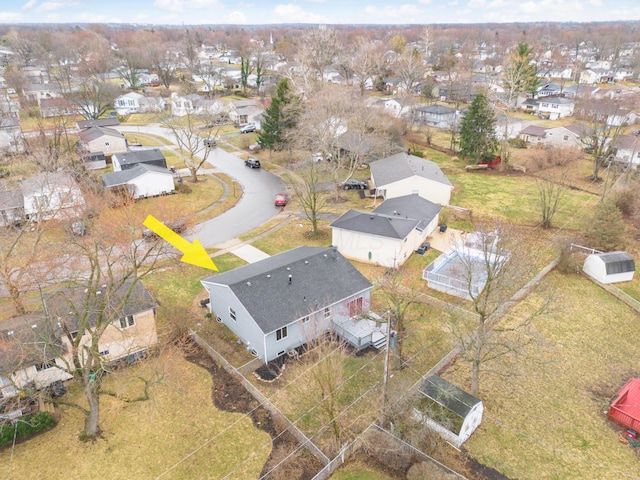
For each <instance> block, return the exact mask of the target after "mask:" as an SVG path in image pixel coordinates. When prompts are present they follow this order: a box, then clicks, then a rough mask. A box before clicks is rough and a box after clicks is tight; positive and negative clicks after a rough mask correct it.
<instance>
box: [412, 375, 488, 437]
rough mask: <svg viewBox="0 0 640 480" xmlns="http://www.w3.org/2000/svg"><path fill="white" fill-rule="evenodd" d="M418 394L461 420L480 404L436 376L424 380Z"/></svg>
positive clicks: (476, 399)
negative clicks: (420, 393)
mask: <svg viewBox="0 0 640 480" xmlns="http://www.w3.org/2000/svg"><path fill="white" fill-rule="evenodd" d="M420 392H422V393H423V394H424V395H426V396H427V397H429V398H431V399H432V400H434V401H435V402H437V403H438V404H440V405H442V406H443V407H445V408H446V409H448V410H450V411H452V412H453V413H455V414H456V415H458V416H459V417H461V418H465V417H466V416H467V414H468V413H469V412H470V411H471V409H472V408H473V407H474V405H477V404H478V403H480V399H479V398H476V397H474V396H473V395H471V394H470V393H467V392H465V391H464V390H462V389H461V388H459V387H456V386H455V385H453V384H452V383H449V382H447V381H446V380H445V379H443V378H440V377H439V376H438V375H432V376H430V377H428V378H426V379H425V380H424V381H423V382H422V385H420ZM456 433H458V432H456Z"/></svg>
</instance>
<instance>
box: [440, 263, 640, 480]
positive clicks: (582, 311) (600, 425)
mask: <svg viewBox="0 0 640 480" xmlns="http://www.w3.org/2000/svg"><path fill="white" fill-rule="evenodd" d="M544 285H545V286H549V287H552V288H553V289H555V291H556V292H557V294H558V295H559V298H558V299H557V300H556V302H555V304H554V305H552V312H551V313H550V314H549V315H548V316H544V317H539V318H537V319H536V321H535V323H536V328H537V329H538V330H539V331H540V333H541V334H542V335H543V337H544V342H545V343H544V346H543V347H541V346H539V345H536V346H531V347H530V348H529V349H528V351H527V355H526V357H523V358H520V360H519V361H518V362H516V363H512V364H510V365H503V366H498V365H497V364H496V365H494V366H493V367H492V370H493V371H497V372H498V373H500V372H502V374H503V375H504V376H500V375H490V374H485V375H484V376H483V377H482V383H481V385H480V389H481V391H480V397H481V398H482V399H483V401H484V404H485V414H484V418H483V422H482V425H481V426H480V428H479V429H478V430H477V431H476V432H475V433H474V434H473V435H472V437H471V439H470V441H468V442H467V443H466V446H467V448H468V449H469V451H470V453H471V455H472V456H473V457H475V458H477V459H478V460H480V461H481V462H483V463H486V464H487V465H489V466H492V467H495V468H496V469H498V470H499V471H501V472H502V473H504V474H506V475H507V476H509V477H510V478H519V479H522V480H525V479H557V478H562V479H594V478H598V479H617V478H621V477H628V478H636V477H637V474H638V472H639V471H640V470H639V469H640V465H639V463H638V462H639V461H638V457H637V456H636V455H635V454H634V452H633V450H632V449H631V448H630V447H629V446H627V445H623V444H621V443H620V442H619V441H618V434H619V433H620V431H621V428H620V427H617V426H614V425H613V424H611V423H610V422H608V421H607V419H606V415H605V411H606V409H607V407H608V402H609V401H610V400H611V398H612V397H613V396H614V395H615V393H617V391H618V389H619V388H621V387H622V385H623V384H624V383H625V382H626V381H627V380H628V379H629V378H630V377H634V376H635V377H637V376H638V375H639V374H640V371H639V370H638V345H637V343H638V342H637V332H638V314H637V313H635V312H634V311H632V310H631V309H629V308H628V307H626V306H625V305H623V304H622V303H621V302H619V301H617V300H615V299H614V298H613V297H612V296H610V295H608V294H607V293H606V292H605V291H604V290H602V289H601V288H599V287H598V286H596V285H595V284H593V283H592V282H590V281H589V280H587V279H586V278H584V277H581V276H577V275H571V276H566V275H561V274H558V273H552V274H551V275H550V277H549V278H548V280H546V281H545V282H544ZM541 296H542V293H540V291H538V292H536V293H535V294H534V295H533V296H532V298H531V299H530V300H529V301H527V302H526V303H525V304H523V305H520V306H519V307H518V308H517V309H516V310H515V311H514V312H513V314H512V315H511V316H510V318H511V319H513V318H518V317H520V318H522V316H523V315H525V312H526V311H527V310H528V309H531V308H533V305H535V304H536V303H538V302H539V301H540V299H541ZM506 325H508V323H507V324H506ZM468 372H469V367H468V365H466V364H464V363H460V362H459V363H457V364H456V365H455V367H454V368H452V369H451V370H450V371H449V372H447V373H446V374H445V375H444V376H445V377H447V378H449V379H450V380H452V381H454V382H455V383H456V384H458V385H461V386H465V385H467V387H468V384H467V381H468Z"/></svg>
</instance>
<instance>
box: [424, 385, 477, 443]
mask: <svg viewBox="0 0 640 480" xmlns="http://www.w3.org/2000/svg"><path fill="white" fill-rule="evenodd" d="M419 391H420V393H421V395H420V399H419V400H418V403H417V404H416V406H415V407H414V415H415V417H416V418H417V419H419V420H420V421H422V422H424V423H425V425H427V426H428V427H430V428H431V429H433V430H435V431H436V432H438V433H439V434H440V435H441V436H442V437H444V438H445V439H446V440H448V441H449V442H451V443H452V444H453V445H455V446H456V447H459V446H460V445H462V444H463V443H464V442H465V441H466V440H467V439H468V438H469V437H470V436H471V434H472V433H473V432H474V431H475V429H476V428H478V426H479V425H480V423H481V422H482V414H483V412H484V405H483V404H482V401H481V400H480V399H478V398H476V397H474V396H473V395H471V394H469V393H467V392H465V391H464V390H462V389H460V388H458V387H456V386H455V385H453V384H451V383H449V382H447V381H446V380H445V379H443V378H440V377H439V376H438V375H432V376H430V377H428V378H426V379H425V380H424V381H423V382H422V385H420V389H419Z"/></svg>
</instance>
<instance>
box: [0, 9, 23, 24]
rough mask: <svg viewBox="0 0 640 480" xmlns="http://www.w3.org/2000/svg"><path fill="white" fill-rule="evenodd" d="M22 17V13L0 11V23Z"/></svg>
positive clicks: (17, 19)
mask: <svg viewBox="0 0 640 480" xmlns="http://www.w3.org/2000/svg"><path fill="white" fill-rule="evenodd" d="M22 19H23V16H22V14H21V13H18V12H0V22H2V23H13V22H19V21H20V20H22Z"/></svg>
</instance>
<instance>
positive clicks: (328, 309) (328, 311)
mask: <svg viewBox="0 0 640 480" xmlns="http://www.w3.org/2000/svg"><path fill="white" fill-rule="evenodd" d="M324 318H331V307H324Z"/></svg>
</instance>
